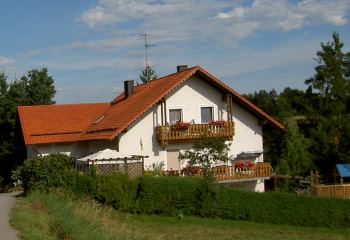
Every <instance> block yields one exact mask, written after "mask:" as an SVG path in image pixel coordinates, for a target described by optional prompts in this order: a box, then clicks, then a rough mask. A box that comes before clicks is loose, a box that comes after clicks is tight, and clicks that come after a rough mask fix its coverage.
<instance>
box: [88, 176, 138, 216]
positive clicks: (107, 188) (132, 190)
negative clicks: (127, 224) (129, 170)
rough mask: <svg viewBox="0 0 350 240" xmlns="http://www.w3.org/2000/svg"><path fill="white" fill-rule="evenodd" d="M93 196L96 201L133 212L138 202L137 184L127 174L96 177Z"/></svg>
mask: <svg viewBox="0 0 350 240" xmlns="http://www.w3.org/2000/svg"><path fill="white" fill-rule="evenodd" d="M95 180H96V183H95V186H94V190H93V195H94V197H95V198H96V200H98V201H100V202H102V203H105V204H108V205H112V206H113V207H114V208H116V209H119V210H127V211H132V210H133V208H134V205H135V201H136V190H137V182H136V180H135V179H129V177H128V176H127V175H126V174H121V173H116V174H113V175H110V176H102V175H99V176H96V179H95Z"/></svg>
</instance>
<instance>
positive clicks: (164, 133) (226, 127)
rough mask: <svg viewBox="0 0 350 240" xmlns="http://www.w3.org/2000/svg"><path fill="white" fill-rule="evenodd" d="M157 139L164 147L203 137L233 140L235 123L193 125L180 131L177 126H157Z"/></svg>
mask: <svg viewBox="0 0 350 240" xmlns="http://www.w3.org/2000/svg"><path fill="white" fill-rule="evenodd" d="M156 132H157V139H158V141H159V143H160V144H161V145H162V146H165V145H167V144H168V143H169V142H179V141H186V140H195V139H200V138H203V137H206V138H214V137H224V138H226V139H227V140H232V138H233V136H234V122H225V123H224V124H222V125H215V124H191V125H190V126H189V127H188V128H187V129H179V128H178V127H176V126H175V125H166V126H157V127H156Z"/></svg>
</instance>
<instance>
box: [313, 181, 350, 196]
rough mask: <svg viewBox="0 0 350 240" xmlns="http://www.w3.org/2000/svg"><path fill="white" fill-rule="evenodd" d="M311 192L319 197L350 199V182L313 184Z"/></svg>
mask: <svg viewBox="0 0 350 240" xmlns="http://www.w3.org/2000/svg"><path fill="white" fill-rule="evenodd" d="M311 194H312V195H314V196H317V197H329V198H346V199H350V184H334V185H324V184H319V185H312V186H311Z"/></svg>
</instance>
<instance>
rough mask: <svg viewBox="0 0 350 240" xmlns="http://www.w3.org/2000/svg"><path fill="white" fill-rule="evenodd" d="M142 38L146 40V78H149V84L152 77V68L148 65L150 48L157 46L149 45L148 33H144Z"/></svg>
mask: <svg viewBox="0 0 350 240" xmlns="http://www.w3.org/2000/svg"><path fill="white" fill-rule="evenodd" d="M141 36H142V37H143V38H144V39H145V71H146V78H147V82H148V81H149V80H150V78H151V76H150V72H149V71H150V69H149V68H150V67H149V65H148V48H149V47H153V46H155V45H152V44H149V43H148V39H147V37H148V36H149V34H147V33H146V32H145V33H142V34H141Z"/></svg>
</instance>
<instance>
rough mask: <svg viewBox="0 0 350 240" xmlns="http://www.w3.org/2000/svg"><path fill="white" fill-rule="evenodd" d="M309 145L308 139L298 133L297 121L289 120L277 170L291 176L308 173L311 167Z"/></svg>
mask: <svg viewBox="0 0 350 240" xmlns="http://www.w3.org/2000/svg"><path fill="white" fill-rule="evenodd" d="M309 147H310V141H309V140H308V139H306V138H305V137H304V135H303V134H302V133H300V131H299V127H298V124H297V122H296V121H295V120H290V122H289V123H288V125H287V133H286V135H285V138H284V147H283V150H282V156H281V158H280V162H279V165H278V167H277V172H278V173H280V174H288V175H291V176H305V175H308V174H309V172H310V170H311V169H312V167H313V164H312V158H311V155H310V153H309V151H308V148H309Z"/></svg>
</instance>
